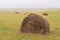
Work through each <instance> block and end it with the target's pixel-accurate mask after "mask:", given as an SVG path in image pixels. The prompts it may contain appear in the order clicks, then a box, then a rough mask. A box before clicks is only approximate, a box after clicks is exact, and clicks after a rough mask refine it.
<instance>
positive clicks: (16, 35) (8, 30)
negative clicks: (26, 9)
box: [0, 10, 60, 40]
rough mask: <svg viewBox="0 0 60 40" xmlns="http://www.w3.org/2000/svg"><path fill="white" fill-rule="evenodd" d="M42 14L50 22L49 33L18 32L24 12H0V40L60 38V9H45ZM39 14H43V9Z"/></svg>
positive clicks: (49, 39)
mask: <svg viewBox="0 0 60 40" xmlns="http://www.w3.org/2000/svg"><path fill="white" fill-rule="evenodd" d="M47 13H48V16H44V17H45V18H46V19H47V20H48V21H49V23H50V33H49V34H48V35H40V34H22V33H20V32H19V31H20V27H21V23H22V21H23V19H24V17H25V16H26V14H22V13H21V14H14V13H11V14H8V13H5V14H2V13H1V14H0V40H60V11H58V10H57V11H51V10H50V11H47ZM39 14H41V15H43V11H41V12H40V13H39Z"/></svg>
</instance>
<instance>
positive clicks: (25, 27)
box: [20, 13, 50, 34]
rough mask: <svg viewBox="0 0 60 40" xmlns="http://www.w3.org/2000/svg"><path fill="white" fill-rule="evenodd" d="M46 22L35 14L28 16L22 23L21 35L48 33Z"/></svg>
mask: <svg viewBox="0 0 60 40" xmlns="http://www.w3.org/2000/svg"><path fill="white" fill-rule="evenodd" d="M49 26H50V25H49V23H48V21H47V20H46V19H45V18H44V17H42V16H40V15H37V14H33V13H32V14H29V15H28V16H27V17H26V18H25V19H24V20H23V22H22V25H21V29H20V32H21V33H41V34H46V33H49Z"/></svg>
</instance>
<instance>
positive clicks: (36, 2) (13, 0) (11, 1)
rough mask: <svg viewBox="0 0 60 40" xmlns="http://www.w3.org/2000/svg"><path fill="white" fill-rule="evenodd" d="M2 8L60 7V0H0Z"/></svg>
mask: <svg viewBox="0 0 60 40" xmlns="http://www.w3.org/2000/svg"><path fill="white" fill-rule="evenodd" d="M0 8H60V0H0Z"/></svg>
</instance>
